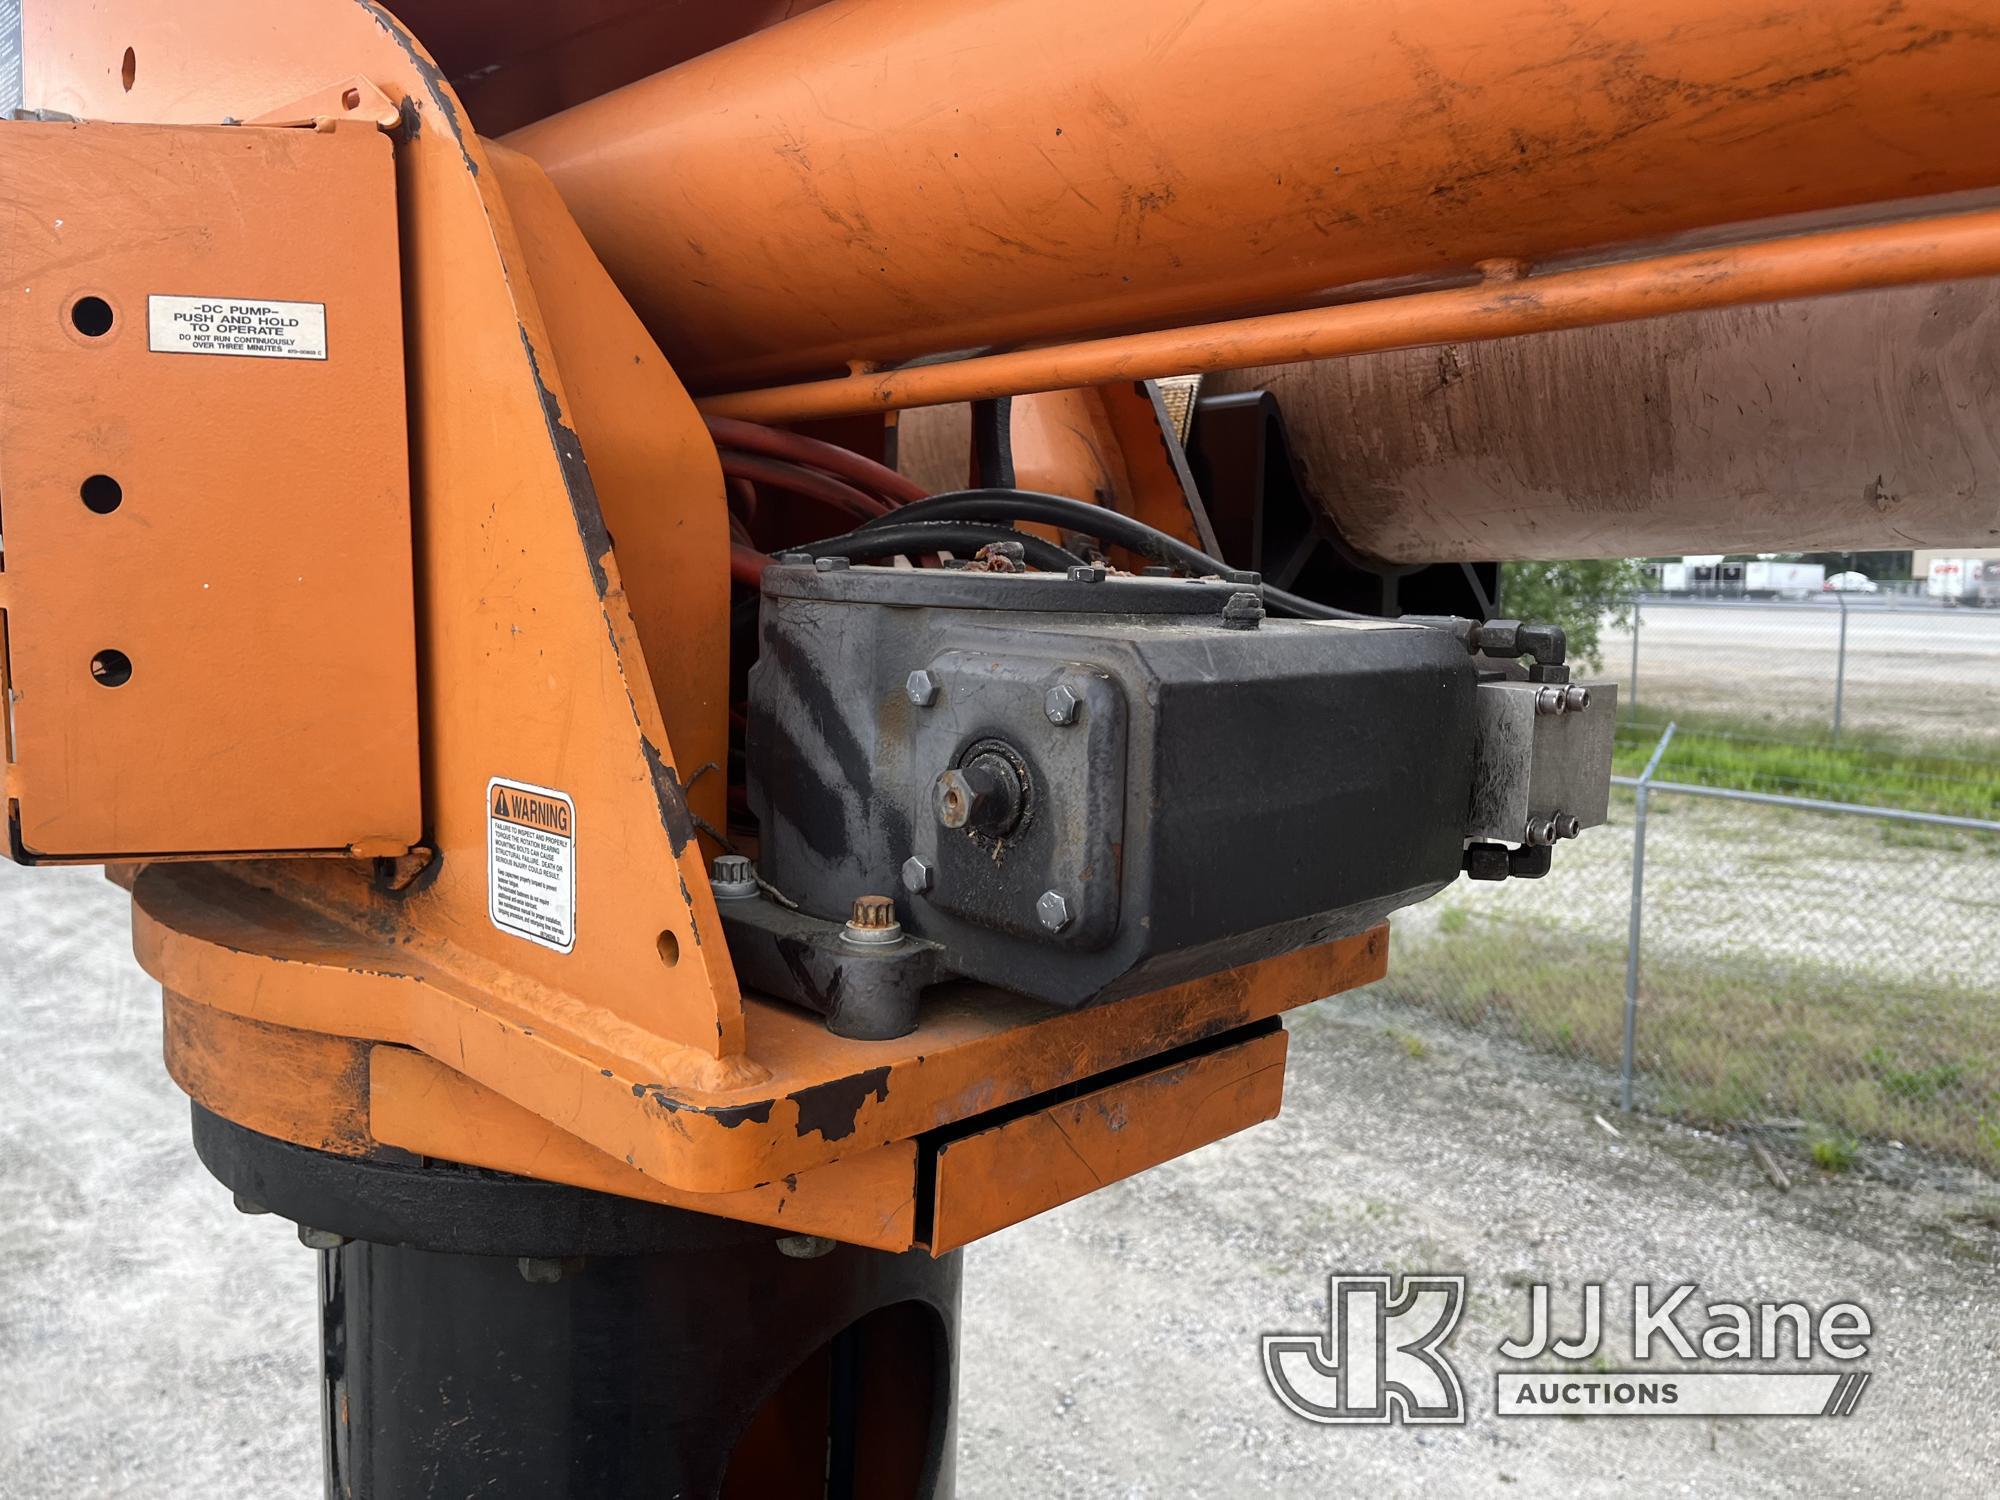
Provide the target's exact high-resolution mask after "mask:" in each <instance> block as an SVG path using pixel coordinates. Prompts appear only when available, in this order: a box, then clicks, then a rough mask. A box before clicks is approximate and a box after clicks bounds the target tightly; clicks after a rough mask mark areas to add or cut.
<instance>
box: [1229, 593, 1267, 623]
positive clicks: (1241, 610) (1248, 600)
mask: <svg viewBox="0 0 2000 1500" xmlns="http://www.w3.org/2000/svg"><path fill="white" fill-rule="evenodd" d="M1222 623H1223V625H1224V626H1225V627H1226V628H1228V629H1230V630H1255V629H1257V627H1258V626H1260V625H1262V624H1263V623H1264V601H1263V599H1262V597H1260V596H1259V595H1258V594H1256V593H1254V592H1252V591H1251V590H1249V589H1239V590H1238V591H1237V592H1235V593H1233V594H1231V595H1230V596H1229V599H1228V602H1227V603H1225V604H1224V605H1223V606H1222Z"/></svg>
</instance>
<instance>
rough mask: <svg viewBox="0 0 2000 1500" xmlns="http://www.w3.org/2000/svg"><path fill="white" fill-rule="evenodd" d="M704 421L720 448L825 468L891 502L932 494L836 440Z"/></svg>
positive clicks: (718, 419)
mask: <svg viewBox="0 0 2000 1500" xmlns="http://www.w3.org/2000/svg"><path fill="white" fill-rule="evenodd" d="M703 420H705V421H706V422H707V423H708V435H709V436H710V437H712V438H714V439H715V442H716V446H717V447H727V448H740V449H742V450H743V451H744V452H745V453H761V454H763V455H764V456H765V457H766V458H782V459H789V460H790V461H791V462H793V463H796V464H804V465H806V466H807V467H809V468H814V469H824V470H826V472H827V473H829V474H838V475H839V476H840V477H841V478H842V479H845V480H847V481H849V482H850V483H852V484H855V485H857V486H859V487H860V488H861V489H864V490H867V491H869V492H871V493H873V494H877V495H880V496H882V497H883V498H884V499H886V500H887V501H889V502H890V503H891V504H892V505H907V504H909V503H910V502H911V501H912V500H922V499H924V498H925V497H926V496H928V495H929V494H930V491H929V490H927V489H925V488H924V487H923V486H922V485H920V484H918V483H917V482H916V481H915V480H914V479H910V478H908V477H906V476H904V475H902V474H898V473H897V472H896V471H895V470H894V469H892V468H889V467H888V466H887V465H885V464H878V463H876V462H875V460H874V459H872V458H863V457H862V456H861V455H860V454H859V453H855V452H853V451H852V450H850V449H847V448H842V447H840V446H839V445H838V444H835V443H827V442H822V441H820V439H818V438H811V437H807V436H805V435H804V434H803V433H798V432H786V431H784V430H783V429H782V428H778V427H766V426H765V425H764V424H763V423H761V422H743V421H739V420H738V419H736V418H735V417H707V418H704V419H703Z"/></svg>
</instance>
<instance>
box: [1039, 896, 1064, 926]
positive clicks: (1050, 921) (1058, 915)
mask: <svg viewBox="0 0 2000 1500" xmlns="http://www.w3.org/2000/svg"><path fill="white" fill-rule="evenodd" d="M1035 915H1036V916H1037V917H1039V918H1041V921H1042V926H1044V927H1046V928H1047V929H1048V930H1049V931H1050V932H1061V931H1062V930H1063V929H1064V928H1065V927H1067V926H1069V902H1068V901H1066V900H1064V899H1063V893H1062V892H1061V891H1043V892H1042V894H1041V898H1040V899H1039V900H1038V901H1036V902H1035Z"/></svg>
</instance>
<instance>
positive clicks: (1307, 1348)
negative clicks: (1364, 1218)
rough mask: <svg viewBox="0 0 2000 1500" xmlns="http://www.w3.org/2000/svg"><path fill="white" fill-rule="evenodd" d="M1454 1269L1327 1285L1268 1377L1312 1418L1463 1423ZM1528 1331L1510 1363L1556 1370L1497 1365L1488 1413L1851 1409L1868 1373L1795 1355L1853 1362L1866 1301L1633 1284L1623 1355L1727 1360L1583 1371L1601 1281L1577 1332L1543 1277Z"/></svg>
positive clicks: (1596, 1327) (1271, 1342)
mask: <svg viewBox="0 0 2000 1500" xmlns="http://www.w3.org/2000/svg"><path fill="white" fill-rule="evenodd" d="M1465 1286H1466V1281H1465V1278H1464V1277H1463V1276H1436V1275H1422V1276H1404V1277H1402V1278H1401V1279H1400V1284H1392V1279H1391V1278H1390V1277H1389V1276H1387V1275H1385V1274H1382V1273H1370V1274H1366V1275H1335V1276H1332V1277H1330V1278H1328V1281H1327V1326H1326V1328H1325V1329H1324V1330H1322V1331H1316V1332H1313V1333H1307V1334H1266V1335H1265V1336H1264V1341H1263V1350H1264V1378H1265V1379H1266V1380H1267V1381H1268V1382H1270V1386H1271V1389H1272V1390H1273V1391H1274V1392H1276V1394H1277V1397H1278V1399H1279V1400H1280V1401H1282V1402H1283V1403H1284V1404H1285V1406H1286V1407H1287V1408H1288V1409H1289V1410H1290V1411H1292V1412H1294V1413H1296V1414H1297V1415H1299V1416H1301V1417H1304V1418H1305V1419H1306V1420H1307V1421H1309V1422H1324V1423H1329V1424H1338V1423H1391V1422H1394V1423H1410V1424H1419V1425H1421V1424H1426V1423H1432V1424H1438V1423H1462V1422H1464V1421H1465V1392H1464V1388H1463V1386H1462V1385H1461V1384H1460V1379H1459V1372H1458V1370H1457V1368H1456V1367H1455V1366H1454V1365H1453V1364H1452V1362H1451V1360H1450V1358H1449V1357H1448V1356H1447V1355H1446V1353H1445V1345H1446V1344H1447V1343H1448V1342H1449V1340H1450V1339H1451V1336H1452V1334H1453V1332H1454V1331H1455V1330H1456V1329H1457V1327H1458V1322H1459V1319H1460V1317H1461V1316H1462V1315H1463V1313H1464V1311H1465ZM1527 1290H1528V1308H1527V1313H1528V1326H1527V1334H1526V1336H1525V1337H1524V1338H1518V1339H1517V1338H1507V1339H1503V1340H1501V1341H1500V1343H1499V1345H1498V1346H1497V1349H1496V1352H1497V1353H1498V1354H1499V1356H1500V1358H1501V1359H1503V1360H1509V1361H1523V1362H1525V1361H1534V1360H1542V1359H1545V1358H1551V1357H1552V1358H1554V1359H1557V1360H1561V1361H1564V1362H1565V1364H1564V1366H1563V1367H1561V1368H1553V1369H1551V1368H1540V1369H1532V1368H1531V1369H1502V1370H1500V1371H1498V1372H1497V1373H1496V1374H1495V1376H1494V1403H1493V1409H1494V1411H1495V1412H1496V1413H1497V1414H1498V1415H1500V1416H1503V1417H1532V1416H1607V1417H1650V1416H1660V1417H1664V1416H1741V1417H1805V1416H1848V1415H1851V1414H1852V1413H1853V1411H1854V1409H1855V1407H1856V1406H1858V1405H1859V1404H1860V1401H1861V1393H1862V1391H1863V1390H1865V1389H1866V1388H1867V1385H1868V1380H1869V1375H1868V1372H1867V1371H1865V1370H1855V1369H1851V1368H1848V1369H1842V1368H1834V1369H1817V1370H1801V1369H1798V1368H1796V1363H1795V1362H1805V1361H1813V1362H1817V1361H1820V1360H1830V1361H1837V1362H1840V1363H1841V1364H1851V1362H1852V1361H1855V1360H1859V1359H1862V1358H1864V1357H1865V1356H1866V1355H1867V1353H1868V1342H1867V1341H1868V1339H1869V1337H1870V1336H1871V1334H1872V1333H1873V1331H1874V1330H1873V1325H1872V1324H1871V1323H1870V1321H1869V1317H1868V1312H1867V1309H1865V1308H1863V1307H1861V1306H1860V1305H1859V1304H1857V1303H1853V1302H1835V1303H1831V1304H1829V1305H1828V1306H1826V1307H1825V1308H1822V1309H1821V1310H1820V1311H1818V1312H1814V1311H1813V1310H1812V1309H1811V1308H1810V1307H1808V1306H1807V1305H1806V1304H1805V1303H1802V1302H1758V1303H1742V1302H1723V1301H1716V1302H1709V1303H1706V1304H1700V1303H1698V1301H1697V1298H1696V1293H1697V1292H1698V1290H1699V1288H1697V1287H1696V1286H1695V1285H1693V1284H1692V1283H1687V1284H1683V1285H1679V1286H1674V1287H1669V1288H1664V1289H1655V1288H1654V1287H1653V1286H1652V1285H1650V1284H1649V1283H1646V1282H1641V1283H1639V1284H1638V1285H1637V1286H1635V1287H1633V1289H1632V1299H1631V1310H1632V1322H1631V1345H1630V1347H1631V1350H1632V1359H1633V1362H1634V1363H1635V1364H1637V1365H1646V1364H1647V1363H1648V1362H1649V1361H1652V1360H1654V1359H1655V1358H1659V1359H1666V1358H1669V1357H1673V1358H1678V1359H1680V1360H1697V1359H1699V1360H1706V1361H1709V1362H1711V1363H1712V1364H1717V1365H1725V1366H1728V1368H1723V1369H1700V1370H1688V1369H1682V1368H1665V1369H1663V1368H1659V1367H1657V1366H1656V1367H1653V1368H1648V1369H1633V1370H1607V1371H1598V1370H1579V1369H1577V1368H1576V1366H1575V1362H1578V1361H1595V1360H1596V1359H1597V1358H1598V1356H1599V1352H1600V1350H1601V1349H1602V1348H1603V1343H1604V1288H1603V1286H1602V1285H1601V1284H1600V1283H1596V1282H1587V1283H1585V1284H1584V1286H1583V1288H1582V1294H1581V1298H1580V1306H1579V1313H1578V1327H1577V1332H1576V1335H1575V1337H1573V1338H1562V1337H1558V1336H1557V1335H1556V1333H1555V1330H1554V1327H1553V1318H1552V1315H1551V1308H1550V1294H1549V1289H1548V1287H1547V1286H1544V1285H1533V1286H1530V1287H1529V1288H1528V1289H1527Z"/></svg>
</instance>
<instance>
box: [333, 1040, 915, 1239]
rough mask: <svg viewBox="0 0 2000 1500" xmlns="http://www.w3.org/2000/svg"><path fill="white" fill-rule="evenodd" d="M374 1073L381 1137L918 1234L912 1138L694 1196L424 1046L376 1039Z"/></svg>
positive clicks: (470, 1158)
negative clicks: (589, 1141)
mask: <svg viewBox="0 0 2000 1500" xmlns="http://www.w3.org/2000/svg"><path fill="white" fill-rule="evenodd" d="M369 1077H370V1100H371V1104H370V1110H371V1122H372V1126H373V1130H374V1136H375V1139H376V1140H377V1141H379V1142H381V1143H382V1144H383V1145H385V1146H400V1147H401V1148H402V1149H404V1150H406V1151H414V1152H416V1153H418V1154H419V1155H423V1156H438V1157H443V1158H446V1159H447V1160H450V1161H461V1162H467V1163H470V1164H471V1165H473V1166H476V1167H488V1168H491V1169H492V1170H494V1171H496V1172H513V1173H516V1174H518V1175H520V1176H523V1177H540V1178H543V1179H545V1180H547V1181H550V1182H566V1183H569V1184H570V1185H571V1186H572V1187H582V1188H593V1189H595V1190H596V1191H598V1192H603V1193H616V1194H618V1195H619V1196H620V1197H624V1198H643V1199H645V1200H647V1201H648V1202H652V1203H664V1204H667V1205H668V1206H669V1207H672V1208H685V1209H689V1210H691V1211H693V1212H696V1213H704V1214H715V1215H717V1216H719V1217H721V1218H725V1219H743V1220H747V1221H748V1222H750V1223H753V1224H768V1225H770V1226H771V1227H772V1228H774V1229H785V1230H790V1231H791V1232H793V1233H795V1234H816V1235H824V1236H826V1237H827V1238H828V1239H835V1240H841V1241H843V1242H845V1243H847V1244H850V1245H868V1246H871V1247H873V1248H874V1249H877V1250H907V1249H909V1248H910V1246H911V1244H912V1243H913V1236H912V1230H913V1227H914V1217H915V1208H916V1175H917V1167H916V1161H917V1147H916V1143H915V1142H914V1141H896V1142H892V1143H891V1144H889V1145H886V1146H878V1147H876V1148H875V1149H874V1150H872V1151H862V1152H857V1153H855V1154H853V1155H851V1156H844V1157H842V1158H840V1159H839V1160H837V1161H831V1162H828V1163H827V1164H826V1165H825V1166H821V1167H814V1168H813V1169H811V1170H810V1171H804V1172H798V1173H794V1174H791V1175H789V1176H785V1177H781V1178H778V1179H775V1180H774V1181H771V1182H765V1183H760V1184H758V1185H756V1186H754V1187H749V1188H745V1189H743V1190H741V1191H739V1192H734V1193H688V1192H681V1191H679V1190H677V1189H674V1188H671V1187H668V1186H667V1185H666V1184H664V1183H662V1182H660V1181H658V1180H657V1179H655V1178H651V1177H648V1176H646V1174H645V1173H643V1172H641V1171H639V1170H638V1169H637V1168H636V1167H632V1166H628V1165H626V1164H625V1163H624V1162H622V1161H618V1160H616V1159H615V1158H613V1157H610V1156H606V1155H605V1154H604V1153H603V1152H601V1151H598V1150H595V1149H593V1148H592V1147H590V1146H588V1145H585V1144H584V1143H583V1142H582V1141H580V1140H578V1139H577V1138H576V1137H575V1136H573V1135H569V1134H567V1133H565V1132H563V1131H560V1130H558V1129H556V1128H555V1127H554V1126H553V1125H551V1124H550V1123H549V1122H548V1121H547V1120H544V1119H542V1118H541V1117H540V1116H539V1115H536V1114H534V1113H532V1112H531V1111H529V1110H525V1109H523V1108H521V1107H520V1106H519V1105H518V1104H510V1103H509V1102H508V1101H507V1100H505V1099H503V1098H501V1097H500V1096H499V1095H498V1094H496V1093H494V1092H493V1091H492V1090H490V1089H485V1088H481V1087H480V1086H479V1085H478V1084H476V1083H474V1082H473V1081H472V1080H471V1079H469V1078H467V1077H465V1076H464V1075H463V1074H461V1073H457V1072H454V1071H453V1070H452V1069H450V1068H448V1067H446V1066H445V1065H444V1064H442V1063H439V1062H436V1061H434V1060H432V1059H431V1058H428V1057H425V1056H424V1055H423V1054H422V1053H420V1052H411V1051H408V1050H406V1049H404V1048H401V1047H376V1048H375V1049H374V1051H373V1053H372V1054H371V1057H370V1061H369Z"/></svg>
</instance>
